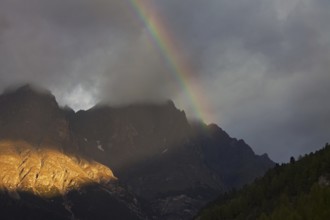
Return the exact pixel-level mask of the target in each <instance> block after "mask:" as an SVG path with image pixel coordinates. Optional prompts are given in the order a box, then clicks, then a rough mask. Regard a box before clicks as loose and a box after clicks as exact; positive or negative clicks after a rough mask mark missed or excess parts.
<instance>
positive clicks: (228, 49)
mask: <svg viewBox="0 0 330 220" xmlns="http://www.w3.org/2000/svg"><path fill="white" fill-rule="evenodd" d="M140 1H141V2H142V1H143V3H144V4H153V6H154V7H157V9H158V10H159V14H158V15H159V17H160V18H161V19H162V20H163V21H164V22H166V24H167V26H168V32H169V33H170V34H171V35H172V36H173V37H175V39H176V42H178V43H180V49H182V51H181V52H182V55H183V56H185V58H186V59H187V60H188V61H189V64H190V66H191V67H192V68H193V70H194V73H190V75H191V77H194V80H197V82H198V83H199V85H200V87H201V88H202V93H203V96H204V97H205V98H207V100H209V101H208V104H209V106H207V107H205V108H206V109H209V110H208V111H207V112H205V113H206V114H208V116H209V117H210V118H212V122H216V123H218V124H219V125H220V126H222V127H223V128H224V129H225V130H227V131H228V132H229V133H230V134H231V135H232V136H236V137H239V138H244V139H245V140H246V142H247V143H249V144H250V145H251V146H252V147H253V148H254V150H256V152H258V153H263V152H267V153H269V154H270V156H271V157H272V158H273V159H274V160H276V161H286V160H288V159H289V157H290V156H291V155H294V156H298V155H299V154H305V153H307V152H309V151H312V150H315V149H317V148H320V147H321V146H322V145H323V144H324V143H325V142H327V141H329V139H330V137H329V136H330V114H329V112H330V104H329V101H328V94H329V93H330V87H329V85H328V84H329V83H330V73H329V71H330V64H329V63H330V28H329V25H328V21H329V20H330V2H329V1H325V0H250V1H246V0H237V1H229V0H220V1H219V0H205V1H200V0H181V1H177V0H166V1H162V0H140ZM169 71H170V69H169V68H168V65H167V63H166V62H165V61H164V60H163V57H162V55H161V54H159V50H158V49H157V48H155V46H154V45H153V43H152V42H151V41H150V36H149V35H148V32H147V30H146V28H145V27H144V26H143V23H142V22H141V21H140V20H139V19H138V17H137V15H136V12H135V11H134V9H133V7H132V6H131V5H130V4H129V1H122V0H112V1H108V0H95V1H88V0H58V1H53V0H28V1H27V0H0V88H2V89H4V88H5V87H7V86H9V85H12V84H14V83H20V82H33V83H37V84H40V85H42V86H45V87H47V88H50V89H51V90H52V91H53V92H54V93H55V95H56V96H57V97H58V99H59V101H60V102H61V103H62V104H68V105H70V106H73V107H74V108H75V109H79V108H88V107H90V106H92V105H93V104H95V103H97V102H98V101H101V100H102V101H106V102H109V103H111V104H125V103H130V102H136V101H158V100H164V99H167V98H171V99H174V100H175V101H176V103H178V106H179V107H180V108H183V109H185V110H186V112H187V113H188V115H190V116H192V117H194V115H193V111H192V110H191V109H193V106H192V105H191V103H189V100H187V97H186V96H185V94H184V91H182V88H181V87H180V84H179V82H177V80H176V79H175V78H174V77H173V76H172V75H171V74H170V73H169ZM187 82H189V79H187ZM209 122H211V121H209Z"/></svg>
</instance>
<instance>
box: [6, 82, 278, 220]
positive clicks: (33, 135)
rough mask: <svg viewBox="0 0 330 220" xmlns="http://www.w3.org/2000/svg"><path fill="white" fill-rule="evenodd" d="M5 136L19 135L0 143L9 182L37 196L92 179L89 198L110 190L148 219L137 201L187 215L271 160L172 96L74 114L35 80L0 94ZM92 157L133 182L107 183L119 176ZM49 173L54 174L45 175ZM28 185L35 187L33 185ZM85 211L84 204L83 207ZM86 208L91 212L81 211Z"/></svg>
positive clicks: (158, 211) (152, 210)
mask: <svg viewBox="0 0 330 220" xmlns="http://www.w3.org/2000/svg"><path fill="white" fill-rule="evenodd" d="M0 141H14V142H13V143H14V144H11V145H14V146H15V147H14V148H11V147H6V146H7V145H8V142H1V143H2V144H0V157H2V156H5V155H7V156H6V158H7V159H1V158H0V163H6V166H8V167H9V166H12V168H8V169H7V168H4V169H7V170H6V172H9V170H12V171H11V172H13V173H11V174H10V176H13V177H14V178H13V179H11V180H9V178H8V175H2V174H0V177H2V179H3V180H6V181H7V182H8V183H9V182H10V184H9V185H8V187H7V188H10V187H9V186H16V187H18V186H19V187H20V189H21V190H22V189H26V190H25V191H29V192H33V193H34V195H42V193H43V192H44V191H45V190H46V192H47V193H48V191H51V192H53V191H56V192H59V193H60V194H62V195H63V194H65V192H68V190H69V191H70V189H77V188H79V187H81V185H82V182H84V181H87V182H88V181H90V182H93V183H96V185H97V184H98V185H99V187H97V190H96V191H95V189H94V188H93V189H90V188H89V187H88V186H87V188H88V189H89V190H88V193H87V194H88V195H89V196H88V197H86V198H90V197H93V198H94V200H95V201H94V203H95V204H99V203H98V202H100V201H99V200H97V198H102V196H104V195H107V194H108V193H107V192H111V193H110V194H112V196H115V198H116V199H115V200H116V201H117V200H120V201H123V202H122V203H121V204H122V205H123V204H126V205H124V207H126V208H128V210H135V211H131V212H128V211H125V212H126V213H132V212H133V213H135V214H134V215H133V216H135V217H137V218H144V219H146V217H141V216H144V215H143V214H141V213H142V211H141V209H140V208H139V207H140V205H139V204H140V203H139V201H144V202H143V204H142V206H144V207H146V209H145V210H144V213H146V214H147V215H148V216H149V218H150V219H166V220H171V219H173V220H174V219H190V218H191V217H192V216H193V215H195V214H196V212H197V211H198V209H199V208H201V207H202V206H204V205H205V204H206V203H207V202H209V201H211V200H213V199H214V198H215V197H217V195H218V194H219V193H221V192H224V191H226V190H228V189H231V188H233V187H240V186H242V185H243V184H246V183H248V182H251V181H252V180H253V179H254V178H256V177H258V176H261V175H262V174H263V173H264V172H265V171H266V170H267V169H268V168H270V167H272V166H273V165H274V163H273V162H272V161H271V160H270V159H269V158H268V157H267V155H263V156H258V155H255V154H254V152H253V151H252V149H251V148H250V147H249V146H248V145H247V144H246V143H245V142H244V141H242V140H237V139H235V138H231V137H230V136H229V135H228V134H227V133H226V132H224V131H223V130H222V129H221V128H219V127H218V126H216V125H209V126H207V125H204V124H202V123H195V124H192V123H189V122H188V120H187V118H186V116H185V113H184V112H183V111H180V110H178V109H177V108H176V107H175V105H174V103H173V102H172V101H168V102H166V103H163V104H135V105H130V106H123V107H109V106H105V105H98V106H95V107H94V108H92V109H90V110H87V111H79V112H77V113H75V112H74V111H72V110H70V109H63V108H60V107H59V106H58V104H57V102H56V100H55V97H54V96H53V95H51V94H50V92H47V91H46V92H45V91H42V92H40V91H36V90H35V89H33V88H31V87H30V86H24V87H21V88H19V89H16V90H12V91H7V92H5V93H4V94H3V95H1V96H0ZM16 141H24V144H22V145H20V144H17V143H18V142H16ZM16 146H18V147H16ZM31 146H33V149H32V148H31ZM6 152H7V153H6ZM8 152H9V153H8ZM9 154H10V156H9ZM8 158H10V159H8ZM50 158H57V159H54V160H53V161H52V160H51V159H50ZM79 158H88V161H86V160H83V159H79ZM3 161H6V162H3ZM8 161H12V162H8ZM92 161H97V162H98V163H101V164H104V165H106V166H108V167H110V168H111V170H113V172H114V174H115V175H116V177H118V179H119V180H120V182H121V183H123V184H124V185H126V186H127V188H128V189H125V187H122V186H121V185H120V184H119V185H117V186H116V187H115V186H113V185H112V186H107V184H103V182H106V181H108V180H109V179H110V180H113V179H114V177H113V175H112V173H111V171H110V170H109V169H107V168H106V167H104V166H102V165H100V164H98V163H96V162H92ZM8 163H9V164H10V163H14V164H15V165H8ZM41 163H42V164H43V166H41V165H40V164H41ZM17 164H18V165H17ZM20 164H23V165H24V166H25V167H28V168H27V169H24V166H22V167H20ZM6 166H5V167H6ZM0 169H2V168H0ZM65 170H70V174H68V173H66V171H65ZM49 172H53V173H55V176H52V177H51V178H49V177H47V178H44V179H43V176H44V175H46V173H47V174H48V173H49ZM111 182H113V181H111ZM115 182H116V181H115ZM100 183H101V184H100ZM31 184H32V185H33V184H34V187H29V186H30V185H31ZM76 186H77V187H76ZM100 186H105V188H102V187H101V188H100ZM49 187H50V188H49ZM76 191H81V190H76ZM129 191H131V192H133V194H134V195H137V197H135V196H133V194H130V193H129ZM70 192H71V191H70ZM70 192H69V194H70ZM91 192H93V193H91ZM114 192H115V193H114ZM119 192H120V193H119ZM47 193H46V194H47ZM104 193H105V194H104ZM67 194H68V193H67ZM67 194H66V195H67ZM71 194H72V193H71ZM95 195H97V198H95V197H94V196H95ZM118 195H121V196H118ZM78 197H79V196H77V195H76V194H75V199H76V200H75V202H73V203H74V204H76V203H77V201H80V200H79V199H78ZM106 198H108V197H106ZM111 198H112V197H111ZM137 198H141V199H137ZM132 201H134V202H133V203H132ZM65 204H67V203H65ZM70 204H71V203H70ZM102 204H103V203H102ZM113 204H114V203H113ZM116 204H117V203H116ZM117 205H118V204H117ZM71 206H72V205H70V207H71ZM99 206H104V204H103V205H99ZM114 206H116V205H114ZM76 207H77V206H76ZM79 207H85V205H84V204H82V205H81V206H79ZM106 209H108V210H107V211H111V210H112V209H111V207H108V208H105V210H106ZM70 210H71V209H70ZM85 210H86V208H81V209H80V212H82V211H85ZM118 210H121V208H120V209H119V208H118ZM123 210H125V209H123ZM103 211H104V210H103ZM80 212H77V211H76V212H75V216H77V215H79V213H80ZM92 213H93V212H92ZM114 213H116V212H114ZM137 213H140V214H137ZM88 215H90V214H88V212H87V211H86V212H85V214H84V215H83V216H88ZM79 218H80V219H83V218H82V217H79ZM91 218H93V217H92V216H91ZM87 219H88V218H87ZM103 219H108V218H103ZM112 219H132V218H123V216H122V217H121V218H112Z"/></svg>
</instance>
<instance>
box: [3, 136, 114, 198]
mask: <svg viewBox="0 0 330 220" xmlns="http://www.w3.org/2000/svg"><path fill="white" fill-rule="evenodd" d="M115 179H116V178H115V177H114V175H113V173H112V171H111V170H110V169H109V168H108V167H106V166H103V165H101V164H99V163H96V162H93V161H91V162H88V161H86V160H84V159H81V158H79V157H75V156H67V155H65V154H63V153H61V152H59V151H58V150H55V149H48V148H46V147H44V148H35V147H33V146H31V144H28V143H25V142H18V141H0V189H2V190H7V191H9V192H11V193H12V194H13V193H14V192H30V193H33V194H35V195H38V196H41V197H55V196H60V195H65V194H66V193H67V192H69V191H71V190H79V189H80V188H83V187H84V186H87V185H90V184H95V183H98V184H99V183H107V182H109V181H110V180H115Z"/></svg>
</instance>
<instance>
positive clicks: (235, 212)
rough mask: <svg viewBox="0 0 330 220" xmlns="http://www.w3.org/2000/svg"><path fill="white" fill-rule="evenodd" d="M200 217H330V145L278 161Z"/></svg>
mask: <svg viewBox="0 0 330 220" xmlns="http://www.w3.org/2000/svg"><path fill="white" fill-rule="evenodd" d="M198 219H201V220H204V219H205V220H208V219H212V220H213V219H221V220H229V219H230V220H236V219H237V220H250V219H251V220H256V219H257V220H279V219H280V220H310V219H313V220H324V219H330V145H329V144H326V145H325V147H324V148H323V149H321V150H319V151H317V152H315V153H310V154H309V155H305V156H304V157H300V158H299V159H298V160H297V161H296V160H295V159H294V158H293V157H292V158H291V159H290V163H288V164H282V165H279V164H277V165H276V166H275V167H274V168H273V169H271V170H269V171H268V172H267V173H266V174H265V175H264V177H262V178H260V179H257V180H255V181H254V183H253V184H251V185H248V186H245V187H243V188H242V189H241V190H239V191H236V192H231V193H229V194H226V195H223V196H221V197H220V198H219V199H218V200H217V201H216V202H214V203H213V204H210V205H209V206H208V207H206V208H205V209H204V210H203V211H202V212H201V213H200V215H199V217H198Z"/></svg>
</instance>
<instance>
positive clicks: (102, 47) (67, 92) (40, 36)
mask: <svg viewBox="0 0 330 220" xmlns="http://www.w3.org/2000/svg"><path fill="white" fill-rule="evenodd" d="M0 14H1V15H2V16H1V17H3V19H1V20H5V21H7V23H8V25H6V26H9V27H6V28H5V27H4V25H1V27H3V28H2V31H1V32H0V34H1V35H0V42H1V44H0V64H1V68H0V72H1V75H0V77H1V80H0V82H1V87H5V86H7V85H10V84H12V83H17V82H18V83H20V82H33V83H36V84H41V85H43V86H45V87H48V88H50V89H51V90H53V91H54V93H55V94H56V95H57V96H58V97H59V100H60V102H62V103H63V104H70V105H72V106H73V107H74V108H76V109H77V108H81V107H85V108H86V106H87V107H90V106H91V105H93V104H95V103H96V102H97V101H98V100H100V99H102V100H106V101H110V102H111V103H113V104H122V103H128V102H133V101H141V100H144V99H146V100H152V101H154V100H158V99H166V98H168V97H169V96H171V95H173V93H175V91H176V90H177V89H176V88H175V86H173V85H174V84H173V79H170V80H168V78H166V77H165V76H166V75H165V74H164V73H165V71H167V65H166V64H165V63H164V62H163V60H162V59H161V57H160V55H159V53H158V51H157V50H156V49H155V48H154V47H153V46H152V43H151V42H150V40H149V38H148V35H147V32H146V29H145V27H144V26H142V23H141V21H139V20H138V19H137V15H136V13H135V12H134V11H133V8H132V6H131V5H130V4H129V2H128V1H121V0H115V1H106V0H96V1H87V0H65V1H64V0H59V1H52V0H29V1H23V0H10V1H9V0H7V1H6V0H1V1H0ZM2 23H3V22H1V23H0V24H2ZM1 27H0V28H1ZM167 75H168V74H167ZM164 77H165V78H164ZM158 88H163V89H158ZM72 103H73V104H72Z"/></svg>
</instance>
